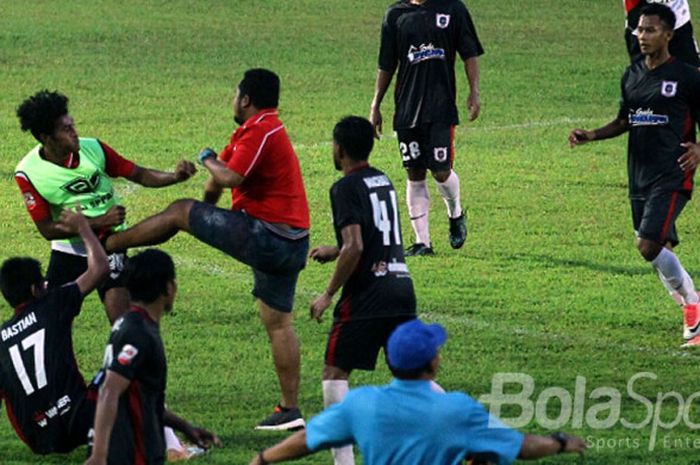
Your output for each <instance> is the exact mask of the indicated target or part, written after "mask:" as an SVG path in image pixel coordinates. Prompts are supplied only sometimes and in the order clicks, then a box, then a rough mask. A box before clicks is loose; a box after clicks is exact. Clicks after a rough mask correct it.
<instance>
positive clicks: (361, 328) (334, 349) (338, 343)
mask: <svg viewBox="0 0 700 465" xmlns="http://www.w3.org/2000/svg"><path fill="white" fill-rule="evenodd" d="M415 318H416V316H415V315H403V316H395V317H387V318H371V319H365V320H357V321H346V322H341V321H336V322H334V323H333V326H332V327H331V331H330V333H329V334H328V343H327V344H326V357H325V363H326V365H328V366H332V367H336V368H340V369H341V370H343V371H346V372H348V373H349V372H351V371H352V370H354V369H357V370H374V367H375V366H376V365H377V356H378V355H379V349H381V348H382V347H385V346H386V342H387V340H388V339H389V336H390V335H391V333H392V332H393V331H394V328H396V327H397V326H398V325H400V324H401V323H404V322H406V321H409V320H413V319H415ZM385 352H386V350H385Z"/></svg>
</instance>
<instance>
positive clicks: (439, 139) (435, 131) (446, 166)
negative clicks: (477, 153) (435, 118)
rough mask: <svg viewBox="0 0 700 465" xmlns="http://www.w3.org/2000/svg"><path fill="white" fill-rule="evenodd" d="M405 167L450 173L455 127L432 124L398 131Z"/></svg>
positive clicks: (444, 124) (445, 124) (453, 151)
mask: <svg viewBox="0 0 700 465" xmlns="http://www.w3.org/2000/svg"><path fill="white" fill-rule="evenodd" d="M396 135H397V137H398V139H399V150H400V151H401V156H402V158H403V167H404V168H407V169H428V170H430V171H449V170H451V169H452V162H453V161H454V153H455V149H454V126H453V125H450V124H447V123H432V124H426V125H423V126H419V127H417V128H409V129H397V130H396Z"/></svg>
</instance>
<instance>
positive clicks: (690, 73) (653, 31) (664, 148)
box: [569, 4, 700, 346]
mask: <svg viewBox="0 0 700 465" xmlns="http://www.w3.org/2000/svg"><path fill="white" fill-rule="evenodd" d="M674 24H675V16H674V14H673V11H671V10H670V9H669V8H668V7H666V6H664V5H661V4H652V5H648V6H645V7H644V8H643V9H642V11H641V17H640V20H639V26H638V27H637V37H638V39H639V46H640V49H641V51H642V53H643V54H644V60H640V61H636V62H635V63H634V64H632V65H631V66H629V67H628V68H627V70H626V71H625V73H624V75H623V77H622V99H621V102H620V111H619V113H618V115H617V118H615V119H614V120H612V121H611V122H610V123H608V124H607V125H605V126H603V127H601V128H598V129H595V130H593V131H587V130H583V129H574V130H573V131H572V132H571V134H570V135H569V143H570V145H571V147H575V146H577V145H581V144H584V143H587V142H590V141H595V140H603V139H609V138H611V137H617V136H619V135H621V134H624V133H625V132H628V131H629V142H628V156H627V160H628V162H627V167H628V176H629V196H630V202H631V206H632V223H633V226H634V229H635V232H636V234H637V249H638V250H639V252H640V254H641V255H642V257H644V259H645V260H647V261H648V262H650V263H651V265H652V266H653V267H654V269H655V270H656V271H657V273H658V275H659V278H660V279H661V282H662V283H663V284H664V286H665V287H666V289H668V291H669V292H670V293H671V294H672V295H673V296H674V298H675V299H676V301H677V302H679V303H681V304H682V305H683V311H684V323H685V324H684V330H683V338H684V339H685V340H686V341H687V342H686V344H685V345H686V346H691V345H697V344H700V306H698V294H697V293H696V291H695V285H694V284H693V280H692V279H691V277H690V275H689V274H688V272H687V271H686V270H685V269H684V268H683V266H682V265H681V262H680V261H679V259H678V257H677V256H676V254H675V253H674V252H673V249H672V248H673V247H675V246H676V245H678V242H679V241H678V234H677V232H676V219H677V218H678V216H679V215H680V214H681V212H682V211H683V208H684V207H685V204H686V203H687V202H688V201H689V200H690V196H691V194H692V191H693V175H694V174H695V168H696V167H697V164H698V157H700V145H697V144H695V143H694V142H695V130H694V127H693V121H694V120H696V117H697V114H698V110H700V72H698V70H697V69H696V68H693V67H692V66H690V65H687V64H685V63H683V62H681V61H679V60H676V59H675V58H674V57H672V56H671V55H670V54H669V50H668V44H669V42H670V40H671V38H672V37H673V27H674Z"/></svg>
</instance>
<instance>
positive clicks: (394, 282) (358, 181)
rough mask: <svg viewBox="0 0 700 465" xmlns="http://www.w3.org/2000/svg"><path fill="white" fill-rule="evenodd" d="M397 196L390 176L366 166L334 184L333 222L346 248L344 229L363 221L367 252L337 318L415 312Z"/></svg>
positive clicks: (345, 288) (338, 307) (347, 285)
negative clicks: (405, 258)
mask: <svg viewBox="0 0 700 465" xmlns="http://www.w3.org/2000/svg"><path fill="white" fill-rule="evenodd" d="M397 202H398V199H397V196H396V191H395V190H394V186H393V185H392V184H391V181H390V180H389V178H388V177H387V176H386V175H385V174H384V173H382V172H381V171H379V170H376V169H374V168H371V167H369V166H366V165H365V166H363V167H361V168H359V169H357V170H356V171H353V172H351V173H349V174H347V175H346V176H344V177H343V178H342V179H340V180H339V181H337V182H336V183H335V184H334V185H333V187H332V188H331V205H332V208H333V226H334V228H335V234H336V238H337V241H338V247H342V245H343V239H342V235H341V232H342V230H343V228H345V227H347V226H350V225H359V226H360V229H361V230H362V244H363V249H362V256H361V258H360V262H359V263H358V265H357V268H356V269H355V271H354V273H353V274H352V276H351V277H350V279H349V280H348V281H347V282H346V283H345V285H344V286H343V291H342V293H341V296H340V299H339V300H338V304H337V305H336V308H335V312H334V319H335V320H336V321H350V320H359V319H368V318H379V317H389V316H399V315H414V314H415V313H416V296H415V292H414V289H413V281H412V280H411V275H410V273H409V271H408V267H407V266H406V262H405V260H404V252H403V245H402V241H401V225H400V222H399V211H398V203H397Z"/></svg>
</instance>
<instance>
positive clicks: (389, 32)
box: [379, 9, 399, 73]
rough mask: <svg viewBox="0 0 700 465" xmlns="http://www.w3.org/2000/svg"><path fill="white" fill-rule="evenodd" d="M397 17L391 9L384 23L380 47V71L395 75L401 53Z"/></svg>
mask: <svg viewBox="0 0 700 465" xmlns="http://www.w3.org/2000/svg"><path fill="white" fill-rule="evenodd" d="M396 39H397V38H396V21H395V15H394V14H392V10H391V9H389V10H388V11H387V12H386V14H385V15H384V20H383V21H382V33H381V42H380V45H379V69H381V70H383V71H387V72H389V73H393V72H394V71H395V70H396V65H397V64H398V62H399V51H398V44H397V40H396Z"/></svg>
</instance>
